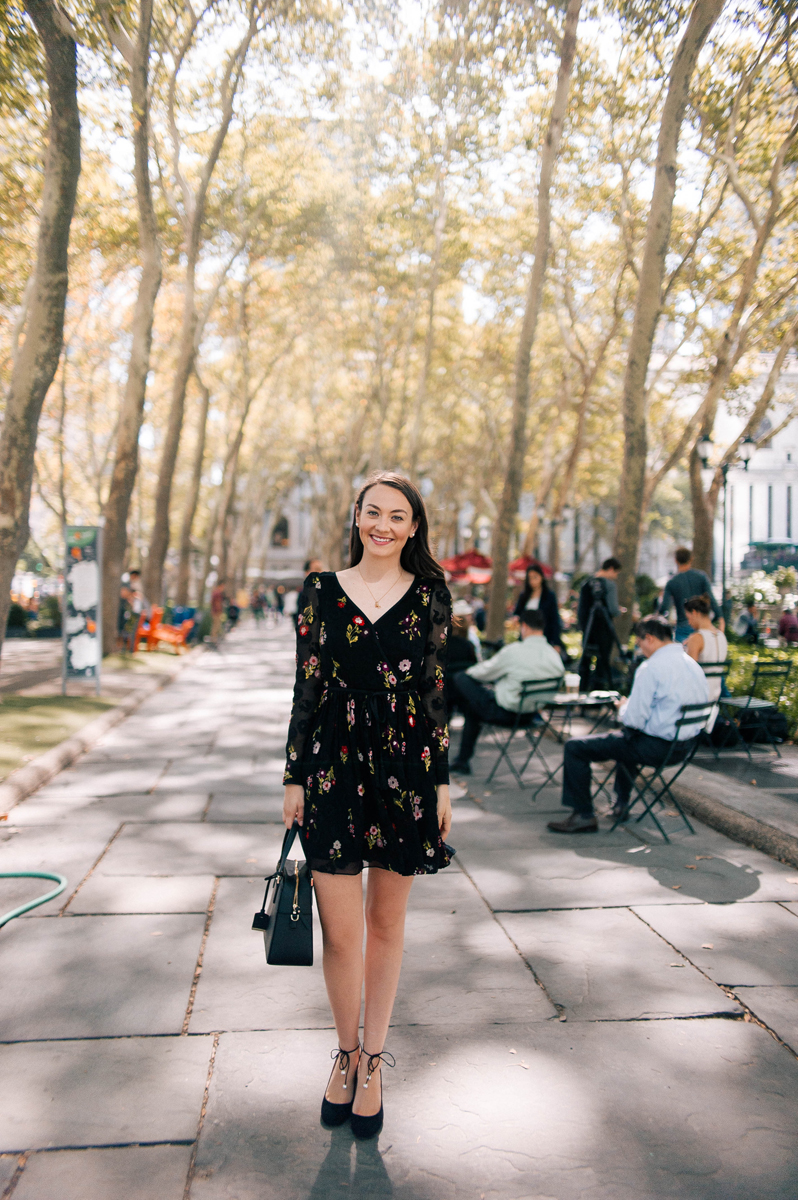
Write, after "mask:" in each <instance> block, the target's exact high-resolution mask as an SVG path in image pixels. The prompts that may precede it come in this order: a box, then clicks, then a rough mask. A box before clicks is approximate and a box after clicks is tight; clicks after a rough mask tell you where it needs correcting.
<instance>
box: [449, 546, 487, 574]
mask: <svg viewBox="0 0 798 1200" xmlns="http://www.w3.org/2000/svg"><path fill="white" fill-rule="evenodd" d="M492 565H493V564H492V563H491V560H490V559H489V558H488V556H487V554H480V552H479V550H466V551H465V553H463V554H454V555H452V557H451V558H444V559H443V560H442V562H441V566H442V567H443V569H444V571H448V572H449V574H450V575H464V574H465V572H466V571H468V570H470V568H471V567H476V568H477V569H479V570H483V571H486V570H490V568H491V566H492Z"/></svg>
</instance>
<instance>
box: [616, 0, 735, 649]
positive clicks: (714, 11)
mask: <svg viewBox="0 0 798 1200" xmlns="http://www.w3.org/2000/svg"><path fill="white" fill-rule="evenodd" d="M723 3H724V0H695V4H694V5H693V10H692V12H691V14H690V20H689V21H688V23H687V28H686V30H685V31H684V35H683V37H682V40H681V42H680V43H679V47H678V49H677V51H676V56H675V58H674V60H673V66H672V67H671V73H670V78H669V80H668V92H667V95H666V97H665V104H664V107H663V110H662V120H661V122H660V128H659V139H658V143H657V161H656V168H655V173H654V191H653V195H652V197H651V206H650V208H649V214H648V226H647V231H646V241H645V247H644V250H643V265H642V268H641V270H640V284H639V287H638V290H637V301H636V304H635V317H634V324H633V326H632V334H631V337H630V339H629V354H628V358H627V362H626V371H625V374H624V381H623V398H622V407H623V428H624V455H623V468H622V471H621V486H620V496H619V499H618V513H617V517H616V522H615V539H614V552H615V554H616V556H617V557H618V558H620V560H621V562H622V563H623V570H622V571H621V575H620V579H619V583H618V592H619V599H620V603H621V604H622V605H624V606H625V607H626V608H627V610H628V611H627V613H626V615H625V617H622V618H621V619H620V621H619V624H620V627H621V629H622V631H623V633H624V634H625V633H628V631H629V629H630V628H631V623H632V606H633V603H634V581H635V573H636V570H637V556H638V552H639V548H640V522H641V515H642V508H643V499H644V495H645V486H646V454H647V452H648V432H647V427H646V426H647V422H646V376H647V374H648V366H649V362H650V360H651V348H652V345H653V342H654V334H655V332H656V328H657V322H658V321H659V317H660V312H661V309H662V285H663V280H664V277H665V260H666V256H667V253H668V247H669V245H670V237H671V222H672V218H673V198H674V195H675V192H676V174H677V168H678V150H679V138H680V135H681V129H682V121H683V119H684V111H685V108H686V106H687V100H688V97H689V94H690V81H691V79H692V77H693V72H694V70H695V66H696V62H697V61H698V55H699V54H700V52H701V48H702V46H703V45H704V43H705V42H706V40H707V37H708V36H709V33H710V30H711V29H712V26H713V25H714V24H715V22H716V21H717V19H718V17H719V16H720V13H721V10H722V8H723Z"/></svg>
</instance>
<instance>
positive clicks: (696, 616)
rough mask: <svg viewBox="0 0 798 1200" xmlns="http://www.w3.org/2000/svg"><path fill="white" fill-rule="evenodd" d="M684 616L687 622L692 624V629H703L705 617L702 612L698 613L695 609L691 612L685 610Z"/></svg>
mask: <svg viewBox="0 0 798 1200" xmlns="http://www.w3.org/2000/svg"><path fill="white" fill-rule="evenodd" d="M684 615H685V616H686V617H687V620H688V622H689V624H690V627H691V629H700V628H701V625H702V623H703V617H702V615H701V613H700V612H696V611H695V609H693V610H690V609H689V608H688V609H685V613H684Z"/></svg>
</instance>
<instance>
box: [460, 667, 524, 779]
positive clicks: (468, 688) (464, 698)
mask: <svg viewBox="0 0 798 1200" xmlns="http://www.w3.org/2000/svg"><path fill="white" fill-rule="evenodd" d="M451 680H452V687H453V689H454V692H455V695H456V697H457V704H458V707H459V708H460V710H461V712H462V713H463V714H464V716H465V725H464V726H463V735H462V737H461V739H460V750H459V753H458V755H457V761H458V762H462V763H467V762H470V761H471V755H472V754H473V753H474V747H475V746H476V744H477V738H478V737H479V732H480V730H481V729H482V725H483V723H484V722H485V721H487V722H489V723H490V724H491V725H514V724H515V718H516V714H515V713H513V712H510V710H509V709H507V708H502V706H501V705H500V704H497V703H496V697H495V696H494V694H493V692H492V690H491V689H490V688H489V687H486V686H485V684H484V683H480V682H479V680H478V679H472V678H471V676H470V675H468V674H466V672H465V671H460V672H459V674H457V675H452V676H451Z"/></svg>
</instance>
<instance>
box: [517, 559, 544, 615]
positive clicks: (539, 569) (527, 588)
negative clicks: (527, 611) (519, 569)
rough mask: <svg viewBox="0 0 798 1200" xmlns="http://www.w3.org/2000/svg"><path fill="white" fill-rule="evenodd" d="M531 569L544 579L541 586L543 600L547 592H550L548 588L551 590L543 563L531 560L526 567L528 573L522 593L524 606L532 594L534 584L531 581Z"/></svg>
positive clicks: (525, 576)
mask: <svg viewBox="0 0 798 1200" xmlns="http://www.w3.org/2000/svg"><path fill="white" fill-rule="evenodd" d="M530 571H534V572H535V574H536V575H539V576H540V578H541V580H542V583H541V587H540V598H541V600H542V599H543V597H544V596H545V595H546V592H548V590H549V584H548V580H547V579H546V572H545V571H544V570H543V566H542V564H541V563H539V562H531V563H530V564H529V566H528V567H527V569H526V574H525V575H524V590H523V592H522V593H521V600H522V602H523V603H522V608H523V607H525V606H526V602H527V600H528V599H529V597H530V596H531V595H532V585H531V583H530V582H529V572H530Z"/></svg>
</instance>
